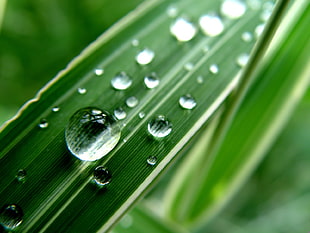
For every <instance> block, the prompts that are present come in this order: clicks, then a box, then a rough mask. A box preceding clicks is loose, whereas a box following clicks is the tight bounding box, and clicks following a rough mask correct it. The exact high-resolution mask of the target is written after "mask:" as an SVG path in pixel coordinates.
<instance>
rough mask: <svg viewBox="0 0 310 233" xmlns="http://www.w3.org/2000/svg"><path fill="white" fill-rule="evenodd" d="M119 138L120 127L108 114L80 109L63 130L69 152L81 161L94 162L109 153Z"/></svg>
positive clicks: (101, 111)
mask: <svg viewBox="0 0 310 233" xmlns="http://www.w3.org/2000/svg"><path fill="white" fill-rule="evenodd" d="M120 137H121V131H120V126H119V124H118V123H117V121H116V119H115V118H114V117H113V116H112V115H111V114H110V113H108V112H106V111H103V110H100V109H98V108H93V107H89V108H82V109H80V110H78V111H77V112H76V113H74V114H73V115H72V117H71V118H70V120H69V124H68V126H67V128H66V130H65V139H66V144H67V147H68V149H69V151H70V152H71V153H72V154H73V155H74V156H76V157H77V158H78V159H80V160H83V161H95V160H98V159H101V158H102V157H103V156H105V155H106V154H107V153H109V152H110V151H111V150H112V149H113V148H114V147H115V146H116V144H117V143H118V141H119V139H120Z"/></svg>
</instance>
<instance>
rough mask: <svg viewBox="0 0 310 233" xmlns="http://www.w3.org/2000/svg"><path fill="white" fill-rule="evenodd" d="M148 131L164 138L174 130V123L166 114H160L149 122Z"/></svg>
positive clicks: (156, 136)
mask: <svg viewBox="0 0 310 233" xmlns="http://www.w3.org/2000/svg"><path fill="white" fill-rule="evenodd" d="M147 128H148V132H149V133H150V134H151V135H152V136H153V137H155V138H164V137H166V136H168V135H169V134H170V133H171V131H172V124H171V123H170V121H168V120H167V119H166V117H165V116H162V115H159V116H157V117H155V118H154V119H152V120H151V121H150V122H149V123H148V126H147Z"/></svg>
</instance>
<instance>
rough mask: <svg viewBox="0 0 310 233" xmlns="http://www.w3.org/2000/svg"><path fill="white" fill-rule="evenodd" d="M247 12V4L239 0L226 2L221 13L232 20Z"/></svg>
mask: <svg viewBox="0 0 310 233" xmlns="http://www.w3.org/2000/svg"><path fill="white" fill-rule="evenodd" d="M245 11H246V5H245V3H244V2H242V1H239V0H225V1H224V2H223V3H222V5H221V13H222V14H223V15H224V16H226V17H227V18H230V19H238V18H240V17H241V16H243V15H244V13H245Z"/></svg>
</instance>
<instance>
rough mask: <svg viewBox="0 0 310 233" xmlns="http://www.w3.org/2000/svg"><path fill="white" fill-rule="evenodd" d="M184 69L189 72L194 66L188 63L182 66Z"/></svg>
mask: <svg viewBox="0 0 310 233" xmlns="http://www.w3.org/2000/svg"><path fill="white" fill-rule="evenodd" d="M184 69H185V70H187V71H191V70H192V69H194V64H193V63H191V62H188V63H186V64H185V65H184Z"/></svg>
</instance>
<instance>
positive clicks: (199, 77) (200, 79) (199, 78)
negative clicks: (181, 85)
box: [197, 76, 203, 84]
mask: <svg viewBox="0 0 310 233" xmlns="http://www.w3.org/2000/svg"><path fill="white" fill-rule="evenodd" d="M197 83H199V84H201V83H203V77H202V76H198V77H197Z"/></svg>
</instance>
